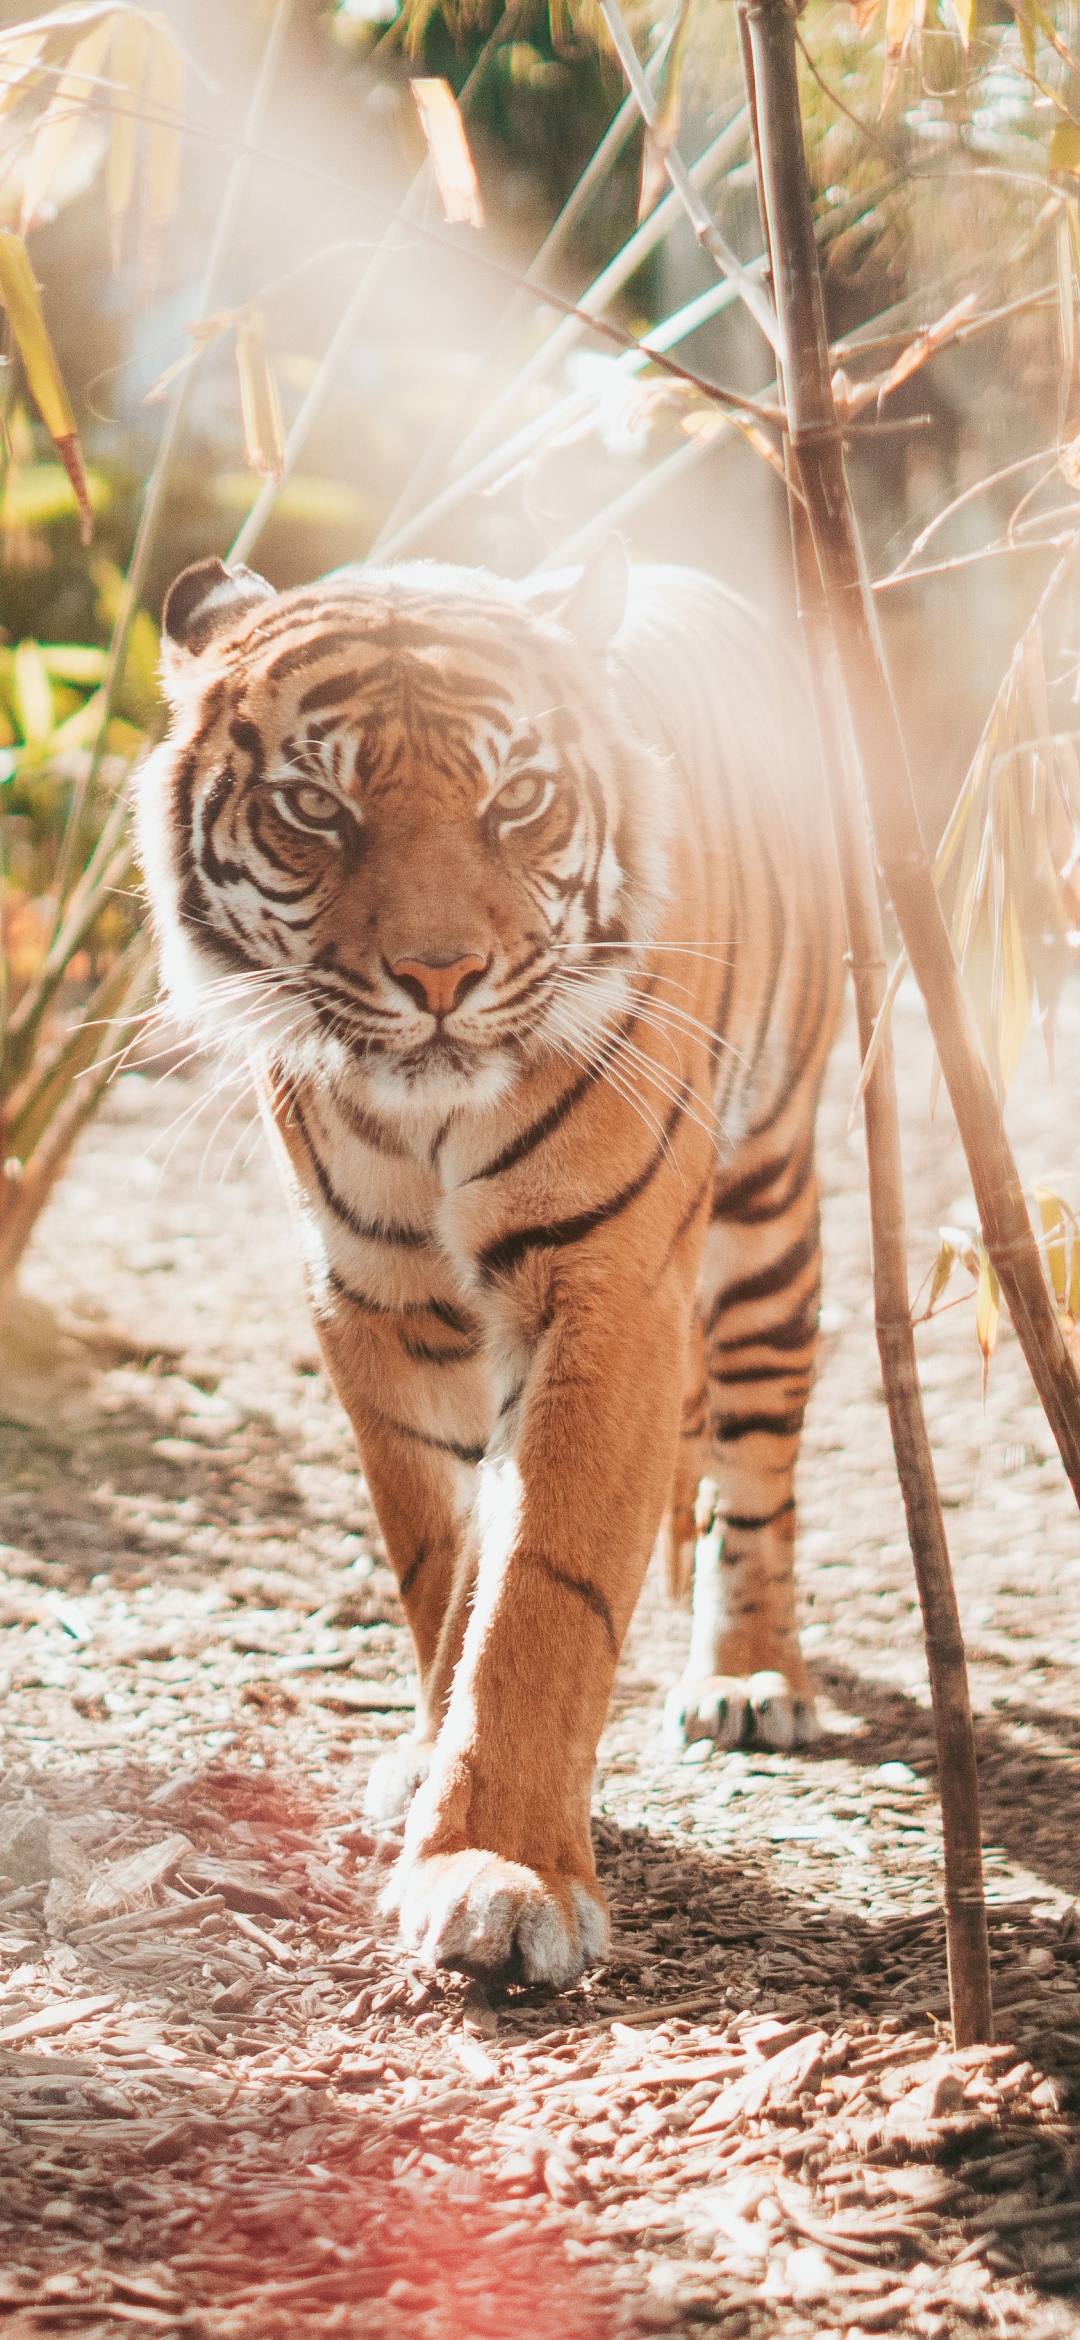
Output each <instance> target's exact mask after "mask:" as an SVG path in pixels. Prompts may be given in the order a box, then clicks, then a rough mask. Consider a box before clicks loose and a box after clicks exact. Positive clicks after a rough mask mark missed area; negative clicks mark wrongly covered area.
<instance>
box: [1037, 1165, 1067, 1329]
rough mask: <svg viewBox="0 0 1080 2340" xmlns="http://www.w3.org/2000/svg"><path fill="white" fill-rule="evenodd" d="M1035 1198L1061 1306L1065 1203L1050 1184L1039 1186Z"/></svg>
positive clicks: (1055, 1290)
mask: <svg viewBox="0 0 1080 2340" xmlns="http://www.w3.org/2000/svg"><path fill="white" fill-rule="evenodd" d="M1035 1199H1036V1201H1037V1203H1038V1205H1039V1215H1040V1217H1041V1219H1042V1223H1043V1234H1044V1235H1045V1237H1046V1265H1047V1268H1048V1270H1049V1273H1050V1282H1051V1285H1052V1286H1053V1292H1054V1298H1055V1300H1056V1301H1057V1303H1058V1306H1059V1307H1064V1305H1065V1205H1064V1203H1063V1202H1062V1200H1061V1197H1060V1195H1057V1194H1052V1193H1051V1191H1050V1188H1049V1187H1048V1186H1037V1187H1036V1189H1035Z"/></svg>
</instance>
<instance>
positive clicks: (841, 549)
mask: <svg viewBox="0 0 1080 2340" xmlns="http://www.w3.org/2000/svg"><path fill="white" fill-rule="evenodd" d="M740 29H741V34H742V42H743V55H744V63H745V67H746V74H747V84H748V94H749V97H750V103H751V110H752V113H753V117H754V124H755V137H756V145H757V154H758V170H759V182H760V188H761V196H762V209H763V214H764V218H765V223H766V235H767V241H768V248H769V251H770V255H771V261H772V271H773V284H774V291H775V295H776V301H777V310H778V315H779V320H780V325H781V331H782V339H783V375H784V391H785V402H786V406H787V412H788V420H789V442H788V444H789V467H790V472H791V475H792V478H793V483H794V484H796V485H797V486H798V488H799V490H800V494H801V500H800V501H799V502H796V501H795V499H794V497H793V498H792V501H791V518H792V535H793V547H794V554H795V567H796V580H797V588H798V595H799V604H800V618H801V621H802V625H803V629H804V633H805V637H806V644H807V651H808V655H809V661H810V668H811V674H812V677H813V682H814V690H815V701H816V705H817V710H818V721H819V728H820V730H821V734H822V746H823V750H824V762H825V768H826V776H827V784H828V787H829V794H830V809H831V812H832V818H833V827H834V832H835V836H836V845H837V857H838V863H839V869H840V878H841V886H842V890H843V896H844V911H845V918H846V922H847V929H848V941H849V951H850V959H851V965H852V971H853V976H854V983H855V996H856V1006H857V1013H858V1023H859V1040H860V1048H861V1052H862V1054H863V1056H864V1057H865V1055H866V1053H867V1051H868V1049H869V1047H870V1044H871V1039H872V1037H873V1035H874V1027H875V1024H876V1022H877V1019H878V1016H879V1014H880V1010H881V1006H882V1002H883V999H884V995H885V981H886V965H885V953H884V947H883V940H882V933H881V918H880V911H879V907H878V900H877V892H876V887H875V883H874V872H873V867H872V863H871V855H870V848H869V839H868V837H867V832H866V825H865V821H864V818H863V804H862V793H863V786H865V789H866V792H867V795H868V796H869V799H870V805H871V811H872V817H873V820H874V828H875V836H876V837H877V838H878V839H880V837H881V835H882V830H883V829H884V833H885V835H886V837H888V838H889V839H890V842H891V843H892V845H893V854H892V858H891V860H890V859H889V857H887V856H883V859H884V860H885V861H886V868H885V875H886V877H887V881H888V882H889V885H890V891H891V892H893V898H894V901H895V902H896V907H897V912H898V916H899V917H900V922H901V928H902V931H903V933H904V940H905V943H906V944H907V946H908V951H909V956H910V958H911V960H912V964H913V966H914V967H915V970H916V974H917V976H918V977H919V979H920V982H921V984H922V987H923V990H924V997H926V1001H927V1011H928V1014H929V1017H930V1022H931V1026H932V1028H933V1030H934V1035H935V1038H937V1037H938V1029H939V1025H942V1024H948V1022H949V1010H950V1006H951V1009H952V1020H953V1022H954V1024H955V1023H959V1027H960V1028H959V1036H958V1035H957V1032H956V1031H955V1030H954V1031H953V1032H951V1033H950V1034H949V1038H948V1044H947V1047H946V1046H943V1045H942V1043H941V1041H939V1050H940V1053H941V1055H942V1061H943V1064H944V1063H945V1062H946V1056H947V1058H948V1064H949V1065H950V1066H951V1067H952V1068H953V1070H954V1072H955V1068H956V1065H957V1061H958V1056H959V1055H961V1054H962V1052H963V1048H964V1044H965V1043H966V1044H967V1046H968V1050H969V1053H974V1043H973V1037H972V1035H971V1034H970V1032H969V1030H968V1029H967V1024H966V1002H963V1001H962V994H961V993H960V986H959V978H958V976H957V972H956V968H955V963H954V962H953V960H952V954H951V950H950V948H949V944H948V937H947V935H946V933H945V928H944V924H943V922H942V920H941V913H940V910H939V907H938V902H937V896H936V893H935V891H934V887H933V881H932V877H931V873H930V867H929V863H928V861H927V859H926V855H925V851H924V849H923V846H922V840H921V836H920V835H919V830H918V822H917V816H916V813H915V806H914V800H913V797H912V794H911V783H910V778H909V776H908V772H907V765H906V760H905V757H904V751H903V745H902V741H901V739H900V733H899V726H898V724H897V721H896V714H895V709H894V707H893V702H892V698H891V694H890V691H889V686H888V680H887V676H886V673H885V668H884V661H883V658H882V654H881V650H880V645H879V643H878V641H877V637H876V633H875V630H874V619H873V613H872V604H871V602H870V595H869V587H868V584H867V581H866V578H865V574H864V570H863V566H862V560H861V548H860V545H859V539H858V532H857V527H856V522H855V517H854V512H853V509H852V506H851V500H850V495H849V492H848V487H847V480H846V475H845V471H844V461H843V451H842V444H841V439H840V434H839V430H838V428H837V423H836V416H835V411H834V407H833V397H832V387H831V380H830V373H829V352H828V342H827V337H826V331H825V315H824V303H823V300H822V294H821V279H820V273H819V268H818V260H817V247H816V243H815V239H814V222H813V212H812V208H811V202H810V189H809V181H808V178H807V173H806V160H805V149H804V144H803V130H802V118H801V112H800V106H799V89H798V74H797V66H796V57H795V33H794V25H793V20H792V18H791V17H790V15H789V14H788V12H787V9H786V7H785V5H784V0H740ZM890 719H891V720H890ZM873 725H876V726H877V728H874V727H873ZM890 793H891V794H892V795H893V796H895V795H896V794H898V793H900V794H902V795H903V797H904V799H905V803H906V810H907V819H906V834H905V835H904V839H903V845H904V852H903V856H902V862H901V866H900V869H899V871H898V872H897V870H896V851H895V832H896V829H897V826H898V824H897V820H896V814H895V807H894V806H892V805H890V804H889V803H888V802H883V798H884V797H886V795H888V794H890ZM912 873H914V883H913V876H912ZM894 876H897V878H898V889H897V890H898V892H899V895H900V897H901V898H900V899H899V900H898V899H897V891H896V890H894V886H893V878H894ZM920 876H921V880H922V887H921V892H922V895H923V896H924V897H925V898H922V899H920V885H919V879H920ZM913 904H914V909H915V911H916V913H917V915H916V916H915V917H914V918H912V908H913ZM905 911H906V913H907V923H905ZM934 921H936V923H937V926H938V928H939V929H940V941H941V944H943V945H944V951H945V954H946V956H947V958H948V964H949V969H950V972H951V976H952V986H951V990H952V992H953V993H954V994H955V995H956V997H955V998H953V999H951V1000H950V996H949V992H948V991H946V992H945V994H944V995H943V994H942V992H941V990H940V988H939V987H938V984H937V971H938V961H939V960H940V957H941V951H940V947H939V949H938V951H937V954H936V956H935V955H934V954H933V953H930V954H928V952H927V949H926V939H925V938H926V930H927V928H928V927H929V926H930V925H931V924H932V923H933V922H934ZM909 926H911V927H912V928H913V929H914V931H913V932H912V933H911V934H909ZM957 998H959V999H960V1001H961V1005H962V1007H963V1009H964V1011H965V1014H964V1017H963V1019H961V1018H960V1017H958V1015H957V1011H956V999H957ZM943 1006H944V1011H945V1012H944V1013H943V1012H942V1011H943ZM979 1073H981V1074H982V1087H983V1091H984V1096H983V1099H982V1100H981V1103H982V1108H983V1117H984V1118H985V1116H986V1115H992V1117H993V1122H994V1123H995V1124H996V1128H992V1129H991V1130H990V1132H989V1140H990V1143H989V1145H988V1139H987V1132H986V1131H985V1129H984V1127H983V1126H982V1124H981V1122H980V1121H979V1120H978V1119H976V1120H975V1121H974V1122H973V1120H972V1116H971V1114H970V1112H969V1113H968V1115H967V1120H966V1124H965V1123H964V1122H961V1113H960V1109H959V1105H957V1119H958V1122H961V1134H962V1136H963V1138H964V1143H965V1151H966V1152H967V1155H968V1161H969V1165H970V1167H971V1171H972V1177H973V1181H974V1184H975V1191H976V1194H977V1196H979V1201H980V1209H981V1210H984V1197H985V1196H986V1192H987V1185H988V1177H987V1171H988V1166H989V1164H990V1163H994V1164H995V1165H997V1164H999V1163H1000V1156H1001V1153H1002V1151H1004V1152H1005V1153H1006V1154H1007V1152H1008V1148H1007V1143H1006V1140H1005V1136H1004V1131H1003V1130H1002V1128H1001V1123H1000V1116H999V1115H998V1112H997V1108H996V1105H995V1103H994V1099H993V1093H992V1091H991V1089H990V1084H989V1080H988V1077H987V1076H986V1074H985V1068H984V1067H983V1066H982V1064H981V1060H977V1062H976V1065H975V1067H974V1068H972V1067H971V1066H968V1067H967V1068H966V1078H967V1083H968V1090H967V1091H965V1092H964V1094H965V1101H966V1100H967V1095H968V1092H969V1091H970V1090H971V1089H972V1088H974V1087H976V1086H977V1083H976V1080H975V1075H977V1074H979ZM946 1077H947V1078H948V1072H947V1073H946ZM956 1102H957V1100H956V1099H955V1098H954V1103H956ZM865 1111H866V1134H867V1155H868V1169H869V1185H870V1216H871V1234H872V1247H873V1267H874V1306H875V1318H876V1328H877V1338H878V1350H879V1354H880V1358H881V1371H882V1380H883V1383H884V1387H885V1394H886V1398H887V1402H888V1407H889V1420H890V1425H891V1429H892V1436H893V1446H894V1450H895V1454H896V1463H897V1471H898V1475H899V1479H900V1485H901V1491H902V1494H903V1499H904V1508H905V1512H906V1515H907V1525H908V1536H909V1540H910V1544H911V1552H912V1560H913V1563H914V1568H915V1578H916V1584H917V1587H918V1594H919V1602H920V1607H921V1609H922V1616H923V1626H924V1631H925V1636H926V1653H927V1667H928V1671H929V1675H930V1684H931V1693H932V1698H933V1706H934V1725H935V1732H936V1737H937V1751H938V1777H939V1786H940V1793H941V1807H942V1821H943V1828H944V1839H945V1904H946V1927H947V1938H948V1955H949V1990H950V1999H951V2004H952V2017H953V2037H954V2040H955V2043H956V2045H957V2046H970V2045H971V2044H973V2043H974V2042H975V2041H976V2040H988V2039H989V2038H990V2037H991V2036H992V2029H993V2011H992V2000H991V1990H990V1967H989V1953H988V1947H987V1934H986V1909H985V1901H984V1897H983V1881H982V1850H981V1840H980V1830H979V1792H978V1766H977V1757H976V1750H975V1734H974V1728H973V1724H972V1718H971V1705H970V1699H969V1695H968V1684H967V1667H966V1662H965V1656H964V1645H963V1636H962V1633H961V1629H960V1619H959V1613H958V1610H957V1605H956V1591H955V1586H954V1584H953V1578H952V1570H951V1566H950V1562H949V1551H948V1544H947V1541H946V1537H945V1528H944V1521H943V1519H942V1513H941V1503H940V1498H939V1496H938V1490H937V1486H936V1483H935V1479H934V1471H933V1461H932V1456H931V1452H930V1442H929V1437H928V1434H927V1429H926V1422H925V1418H924V1415H923V1410H922V1398H921V1393H920V1389H919V1379H918V1368H917V1364H916V1358H915V1342H914V1332H913V1328H912V1324H911V1314H910V1300H909V1294H908V1283H907V1259H906V1240H905V1212H904V1191H903V1171H902V1164H901V1154H900V1130H899V1116H898V1112H897V1104H896V1084H895V1077H894V1069H893V1057H892V1041H891V1034H890V1032H889V1031H888V1030H887V1028H884V1027H883V1028H882V1030H881V1033H880V1037H879V1042H878V1050H877V1059H876V1063H875V1066H874V1070H873V1072H872V1074H871V1075H870V1078H869V1080H868V1082H867V1087H866V1100H865ZM1010 1169H1011V1175H1012V1182H1013V1187H1014V1189H1015V1197H1016V1202H1017V1204H1018V1208H1019V1214H1020V1217H1021V1219H1022V1228H1021V1229H1020V1230H1019V1232H1020V1233H1022V1236H1023V1238H1024V1240H1025V1241H1026V1243H1027V1245H1028V1247H1029V1249H1030V1252H1031V1255H1032V1260H1033V1263H1034V1267H1035V1273H1036V1278H1037V1284H1038V1295H1037V1296H1038V1299H1039V1300H1041V1301H1042V1303H1043V1304H1044V1313H1045V1314H1046V1315H1048V1316H1049V1317H1050V1318H1051V1320H1052V1323H1053V1327H1054V1331H1055V1332H1056V1333H1057V1337H1058V1342H1059V1343H1060V1345H1061V1347H1062V1348H1064V1343H1063V1342H1062V1340H1061V1334H1060V1328H1059V1327H1058V1324H1057V1318H1056V1316H1055V1315H1054V1312H1053V1310H1052V1308H1051V1306H1050V1303H1049V1296H1048V1294H1047V1293H1046V1288H1045V1285H1044V1283H1043V1279H1042V1273H1041V1268H1040V1266H1039V1262H1038V1255H1037V1252H1036V1251H1035V1246H1034V1241H1033V1238H1032V1236H1031V1230H1030V1227H1029V1225H1028V1219H1027V1213H1026V1210H1025V1209H1024V1206H1023V1197H1022V1194H1021V1192H1020V1186H1019V1180H1018V1179H1017V1177H1016V1173H1015V1169H1012V1167H1011V1158H1010ZM988 1199H989V1198H988ZM993 1199H994V1200H997V1202H998V1208H999V1209H1000V1200H999V1199H998V1198H993ZM1014 1216H1015V1214H1014ZM985 1224H986V1213H985V1210H984V1226H985ZM1016 1232H1017V1231H1016V1230H1015V1229H1011V1230H1010V1262H1011V1260H1012V1257H1013V1248H1012V1247H1013V1246H1015V1242H1016ZM1003 1280H1004V1279H1003ZM1013 1281H1014V1284H1015V1282H1016V1276H1015V1275H1014V1277H1013ZM1017 1329H1018V1330H1019V1329H1020V1328H1019V1326H1018V1328H1017ZM1025 1353H1026V1345H1025ZM1036 1361H1037V1363H1038V1364H1039V1366H1040V1369H1041V1368H1042V1367H1043V1366H1044V1363H1045V1359H1044V1352H1043V1349H1042V1347H1041V1346H1040V1347H1039V1348H1038V1351H1037V1359H1036ZM1043 1378H1044V1379H1045V1378H1046V1376H1045V1373H1044V1374H1043ZM1036 1379H1037V1380H1038V1376H1036ZM1076 1395H1077V1396H1078V1397H1080V1390H1077V1392H1076ZM1076 1411H1077V1408H1076V1405H1075V1403H1074V1406H1073V1414H1074V1416H1075V1414H1076ZM1078 1453H1080V1450H1078ZM1071 1475H1072V1474H1071V1473H1070V1476H1071ZM1074 1484H1075V1481H1074Z"/></svg>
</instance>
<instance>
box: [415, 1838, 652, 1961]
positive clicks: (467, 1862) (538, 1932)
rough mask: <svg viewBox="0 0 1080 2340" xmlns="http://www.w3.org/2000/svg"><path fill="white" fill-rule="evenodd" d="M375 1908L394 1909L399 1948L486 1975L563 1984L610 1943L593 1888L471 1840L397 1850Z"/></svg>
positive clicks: (598, 1956) (602, 1907)
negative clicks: (419, 1852)
mask: <svg viewBox="0 0 1080 2340" xmlns="http://www.w3.org/2000/svg"><path fill="white" fill-rule="evenodd" d="M383 1907H384V1908H386V1909H396V1910H397V1911H398V1913H399V1916H400V1921H401V1933H402V1939H403V1941H404V1942H405V1944H406V1947H407V1948H408V1949H410V1950H413V1951H415V1952H417V1953H418V1954H419V1956H420V1957H421V1958H422V1959H423V1960H424V1962H425V1964H426V1965H428V1966H433V1967H449V1968H452V1969H454V1970H456V1971H457V1972H458V1973H461V1974H473V1975H479V1976H482V1977H483V1978H484V1979H485V1980H487V1981H500V1982H523V1983H548V1984H550V1985H551V1986H552V1987H553V1988H554V1989H555V1990H567V1989H568V1988H569V1986H570V1985H571V1983H575V1982H576V1981H577V1979H578V1976H579V1975H580V1974H581V1973H582V1971H583V1969H584V1968H585V1967H586V1966H589V1965H593V1964H595V1962H596V1961H597V1960H598V1959H600V1958H602V1957H603V1956H604V1954H605V1952H606V1950H607V1945H608V1922H607V1914H606V1911H605V1909H604V1906H603V1903H602V1901H601V1900H600V1894H599V1887H591V1886H588V1885H586V1884H584V1883H583V1882H582V1881H581V1880H579V1879H578V1878H565V1877H558V1878H551V1879H547V1880H545V1879H544V1878H543V1877H542V1876H539V1875H538V1874H537V1872H536V1870H535V1869H527V1868H524V1867H522V1866H521V1864H520V1863H519V1862H517V1861H504V1860H502V1859H501V1858H500V1856H499V1855H498V1853H491V1852H484V1851H483V1850H482V1849H480V1848H479V1847H470V1848H469V1849H468V1850H467V1851H464V1852H456V1853H435V1854H429V1855H428V1856H427V1857H423V1856H421V1857H419V1858H412V1859H410V1857H409V1855H408V1854H407V1853H406V1854H404V1855H403V1856H402V1859H401V1860H400V1861H399V1863H398V1867H397V1870H396V1871H395V1874H394V1876H393V1878H392V1880H391V1882H390V1885H389V1886H388V1887H387V1890H386V1893H385V1895H384V1897H383Z"/></svg>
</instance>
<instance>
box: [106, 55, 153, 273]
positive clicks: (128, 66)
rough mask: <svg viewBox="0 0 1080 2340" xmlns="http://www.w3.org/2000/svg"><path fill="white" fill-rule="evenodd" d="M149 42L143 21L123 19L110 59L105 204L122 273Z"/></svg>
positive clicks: (115, 263)
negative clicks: (110, 119) (112, 84)
mask: <svg viewBox="0 0 1080 2340" xmlns="http://www.w3.org/2000/svg"><path fill="white" fill-rule="evenodd" d="M148 38H149V34H148V28H147V26H146V25H145V24H144V23H143V20H142V18H141V17H139V16H122V17H121V18H120V20H119V23H118V24H117V27H116V38H115V40H114V42H113V51H112V56H111V57H110V59H109V78H110V80H111V81H114V82H115V83H116V90H115V93H114V96H113V123H112V136H111V138H110V140H109V159H108V162H107V164H106V167H105V200H106V204H107V206H108V213H109V257H110V259H111V262H112V265H113V268H114V269H119V267H120V266H121V263H122V261H123V256H124V249H123V248H124V221H125V219H126V218H127V213H128V207H129V205H130V203H131V191H132V188H133V187H134V184H135V136H136V131H137V128H138V106H139V92H140V90H141V88H142V77H143V68H144V66H145V63H146V48H147V41H148Z"/></svg>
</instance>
